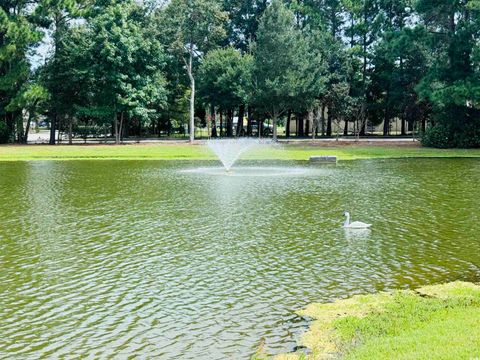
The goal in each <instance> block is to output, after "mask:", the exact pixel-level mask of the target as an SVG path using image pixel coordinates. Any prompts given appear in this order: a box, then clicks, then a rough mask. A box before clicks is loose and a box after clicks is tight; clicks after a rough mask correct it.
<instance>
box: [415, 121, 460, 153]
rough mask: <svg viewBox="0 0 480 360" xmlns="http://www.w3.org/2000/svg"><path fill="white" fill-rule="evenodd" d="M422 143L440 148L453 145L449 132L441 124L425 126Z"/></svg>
mask: <svg viewBox="0 0 480 360" xmlns="http://www.w3.org/2000/svg"><path fill="white" fill-rule="evenodd" d="M422 145H423V146H427V147H435V148H441V149H446V148H451V147H454V146H453V140H452V137H451V132H450V131H449V130H448V129H447V128H446V127H445V126H442V125H436V126H431V127H429V128H427V130H426V131H425V132H424V133H423V136H422Z"/></svg>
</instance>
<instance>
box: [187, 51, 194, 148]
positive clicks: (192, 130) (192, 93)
mask: <svg viewBox="0 0 480 360" xmlns="http://www.w3.org/2000/svg"><path fill="white" fill-rule="evenodd" d="M192 67H193V44H191V45H190V57H189V59H188V66H187V70H188V77H189V78H190V142H191V143H192V142H193V141H194V140H195V79H194V77H193V72H192V71H193V68H192Z"/></svg>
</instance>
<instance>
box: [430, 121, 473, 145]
mask: <svg viewBox="0 0 480 360" xmlns="http://www.w3.org/2000/svg"><path fill="white" fill-rule="evenodd" d="M422 145H423V146H427V147H435V148H440V149H446V148H478V147H480V127H479V126H478V125H476V124H475V123H472V124H465V125H463V127H462V128H461V129H458V128H457V129H453V128H452V127H449V126H446V125H444V124H437V125H435V126H431V127H429V128H428V129H427V130H426V131H425V133H424V134H423V136H422Z"/></svg>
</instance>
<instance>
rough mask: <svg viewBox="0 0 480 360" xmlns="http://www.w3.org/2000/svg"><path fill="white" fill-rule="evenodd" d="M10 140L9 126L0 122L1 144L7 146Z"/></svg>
mask: <svg viewBox="0 0 480 360" xmlns="http://www.w3.org/2000/svg"><path fill="white" fill-rule="evenodd" d="M8 140H10V130H9V129H8V127H7V124H5V123H4V122H0V144H5V143H7V142H8Z"/></svg>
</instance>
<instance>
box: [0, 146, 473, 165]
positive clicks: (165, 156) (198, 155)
mask: <svg viewBox="0 0 480 360" xmlns="http://www.w3.org/2000/svg"><path fill="white" fill-rule="evenodd" d="M311 155H336V156H337V157H338V158H339V159H340V160H353V159H367V158H399V157H480V149H473V150H465V149H449V150H442V149H430V148H422V147H418V146H399V145H346V144H344V145H331V144H328V146H326V145H321V146H312V145H302V144H279V145H275V146H273V147H266V148H263V149H259V150H258V151H255V152H252V153H250V154H248V153H247V154H245V156H244V157H243V158H245V159H255V160H308V158H309V157H310V156H311ZM76 159H77V160H87V159H98V160H101V159H105V160H112V159H118V160H120V159H124V160H141V159H145V160H147V159H152V160H213V159H215V156H214V155H213V154H212V153H211V151H210V150H209V149H208V148H207V147H206V146H205V145H201V144H195V145H189V144H187V143H171V144H170V143H161V144H145V145H143V144H141V145H138V144H135V145H118V146H115V145H72V146H68V145H57V146H48V145H23V146H21V145H2V146H0V161H18V160H76Z"/></svg>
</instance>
